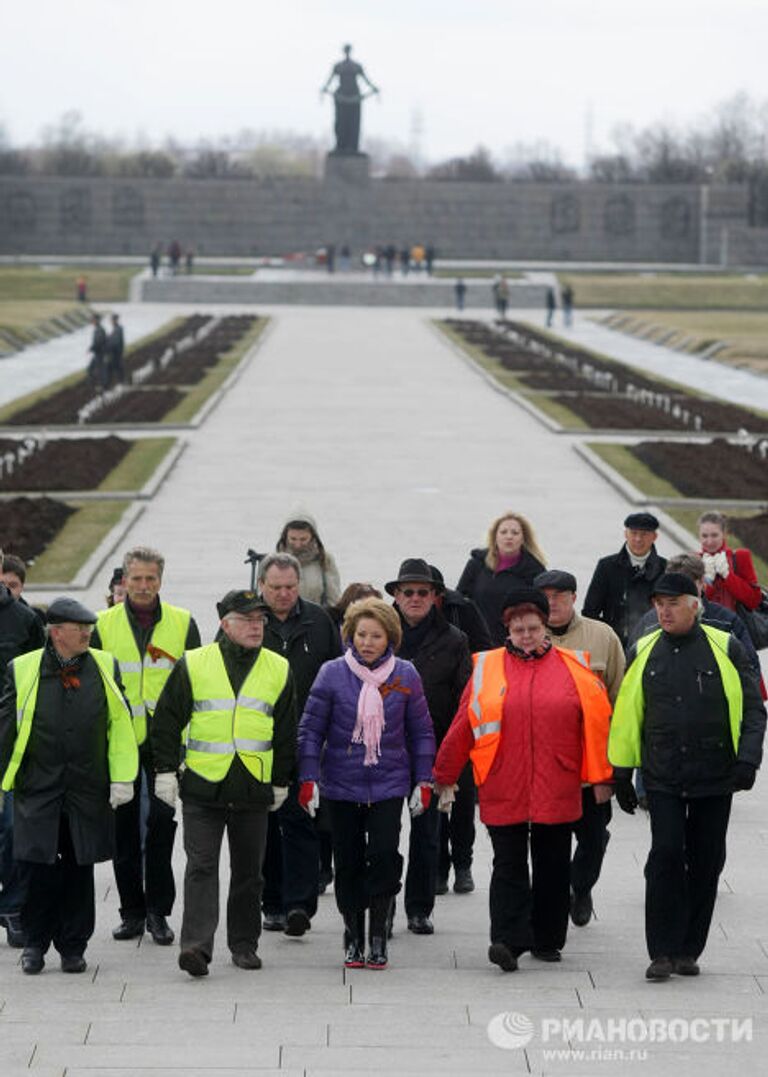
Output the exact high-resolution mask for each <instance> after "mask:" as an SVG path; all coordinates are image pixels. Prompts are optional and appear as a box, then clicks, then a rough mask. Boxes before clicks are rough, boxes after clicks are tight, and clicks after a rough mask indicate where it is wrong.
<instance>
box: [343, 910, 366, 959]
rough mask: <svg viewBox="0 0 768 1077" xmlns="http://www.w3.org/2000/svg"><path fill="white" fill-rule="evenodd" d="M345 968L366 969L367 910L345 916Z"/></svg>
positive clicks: (356, 911) (355, 911)
mask: <svg viewBox="0 0 768 1077" xmlns="http://www.w3.org/2000/svg"><path fill="white" fill-rule="evenodd" d="M344 968H345V969H363V968H365V910H359V909H356V910H354V911H353V912H348V913H346V914H345V916H344Z"/></svg>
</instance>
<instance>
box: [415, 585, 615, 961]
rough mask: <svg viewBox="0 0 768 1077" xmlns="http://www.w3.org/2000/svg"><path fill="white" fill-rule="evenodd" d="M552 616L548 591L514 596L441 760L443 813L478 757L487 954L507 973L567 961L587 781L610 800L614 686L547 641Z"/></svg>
mask: <svg viewBox="0 0 768 1077" xmlns="http://www.w3.org/2000/svg"><path fill="white" fill-rule="evenodd" d="M548 615H549V604H548V602H547V599H546V597H545V596H544V595H543V594H542V593H541V592H540V591H536V590H534V589H532V588H521V589H519V590H517V591H514V592H512V593H511V594H510V595H509V596H508V597H507V599H506V600H505V601H504V609H503V620H504V623H505V625H506V626H507V631H508V638H507V641H506V645H505V646H504V647H501V648H499V649H497V650H493V651H485V652H482V653H480V654H476V655H474V656H473V662H474V666H475V668H474V672H473V674H472V678H471V679H470V681H469V683H468V684H467V687H466V689H465V691H464V694H463V696H462V699H461V703H460V705H459V710H458V712H457V713H456V717H455V718H454V720H453V722H452V724H451V728H450V729H449V731H448V733H447V735H446V737H445V739H444V740H443V743H442V745H441V747H440V750H439V752H438V755H437V760H436V762H435V781H436V783H437V787H438V791H439V792H440V795H441V802H442V805H443V808H445V807H446V806H447V804H448V803H449V802H450V800H451V797H452V792H451V789H450V787H451V786H453V785H454V784H455V783H456V781H457V780H458V777H459V774H461V771H462V768H463V767H464V765H465V764H466V762H467V759H468V758H471V760H472V765H473V769H474V773H475V782H476V784H477V787H478V796H479V801H480V818H481V819H482V821H483V822H484V823H485V824H486V826H487V827H488V833H489V834H490V837H491V842H492V844H493V854H494V855H493V874H492V875H491V892H490V910H491V946H490V949H489V951H488V958H489V960H490V961H491V962H492V963H493V964H494V965H498V966H499V967H500V968H502V969H503V970H504V971H505V972H512V971H514V970H515V969H516V968H517V959H518V957H519V956H520V954H522V953H524V952H525V951H526V950H530V951H531V953H532V954H533V956H534V957H536V958H538V959H539V960H541V961H559V960H560V951H561V949H562V948H563V946H564V944H565V937H566V931H567V927H568V909H569V899H570V859H571V826H572V823H573V822H574V821H575V820H576V819H578V818H580V816H581V785H582V781H585V782H589V783H590V784H594V785H597V786H599V788H597V789H596V790H595V795H596V799H598V800H599V801H600V802H603V801H605V800H607V799H608V798H609V797H610V795H611V787H610V785H608V784H607V783H608V782H610V780H611V778H612V774H613V772H612V769H611V767H610V765H609V763H608V756H607V752H606V745H607V740H608V726H609V719H610V714H611V705H610V701H609V699H608V694H607V692H606V689H605V685H604V684H603V683H602V681H601V680H600V679H599V677H597V675H596V674H594V673H592V672H591V670H589V669H588V668H587V666H586V665H585V664H584V656H579V655H577V654H576V652H574V651H567V650H565V649H561V648H559V647H555V646H553V645H552V643H551V642H550V640H549V639H547V636H546V623H547V617H548ZM529 846H530V856H531V865H532V881H531V882H529V873H528V851H529Z"/></svg>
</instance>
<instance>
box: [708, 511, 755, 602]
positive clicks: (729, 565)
mask: <svg viewBox="0 0 768 1077" xmlns="http://www.w3.org/2000/svg"><path fill="white" fill-rule="evenodd" d="M698 527H699V542H700V543H701V553H700V556H701V559H702V561H703V562H704V594H705V595H706V596H707V598H708V599H709V601H710V602H719V603H720V605H721V606H725V607H726V608H727V609H729V610H736V607H737V604H738V603H741V604H742V605H743V606H746V607H747V609H748V610H754V609H757V607H758V606H759V605H760V600H761V597H762V596H761V593H760V584H759V583H758V582H757V573H756V572H755V566H754V565H753V564H752V554H751V553H750V552H749V550H747V549H741V550H732V549H731V548H730V546H728V544H727V534H728V521H727V519H726V518H725V516H723V514H722V513H721V512H705V513H703V514H702V515H701V516H700V517H699V523H698ZM736 612H738V610H736Z"/></svg>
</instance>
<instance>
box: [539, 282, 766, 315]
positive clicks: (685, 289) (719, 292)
mask: <svg viewBox="0 0 768 1077" xmlns="http://www.w3.org/2000/svg"><path fill="white" fill-rule="evenodd" d="M558 279H559V281H560V284H561V286H562V285H564V284H570V285H571V287H572V288H573V296H574V305H575V306H576V307H577V308H584V307H610V308H612V309H622V310H623V309H633V308H635V309H644V310H654V311H656V310H706V309H707V308H713V309H721V310H756V311H757V310H766V309H768V275H765V274H763V275H757V274H755V275H752V274H750V275H749V276H744V274H740V273H739V274H737V273H731V274H722V275H714V274H709V273H702V274H701V275H699V274H687V275H686V274H684V273H558Z"/></svg>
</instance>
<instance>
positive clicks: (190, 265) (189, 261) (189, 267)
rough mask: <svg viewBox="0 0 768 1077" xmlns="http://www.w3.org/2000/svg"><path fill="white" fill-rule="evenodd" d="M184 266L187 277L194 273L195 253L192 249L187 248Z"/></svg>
mask: <svg viewBox="0 0 768 1077" xmlns="http://www.w3.org/2000/svg"><path fill="white" fill-rule="evenodd" d="M184 266H185V268H186V271H187V274H188V275H189V274H191V273H193V272H194V268H195V251H194V248H193V247H189V248H188V250H187V253H186V257H185V259H184Z"/></svg>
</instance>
